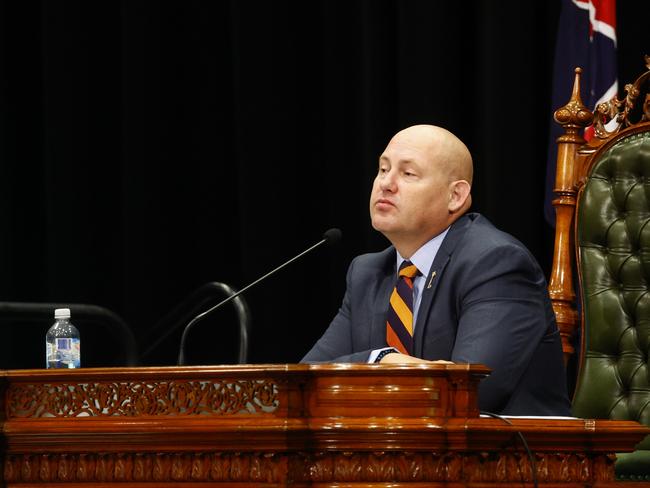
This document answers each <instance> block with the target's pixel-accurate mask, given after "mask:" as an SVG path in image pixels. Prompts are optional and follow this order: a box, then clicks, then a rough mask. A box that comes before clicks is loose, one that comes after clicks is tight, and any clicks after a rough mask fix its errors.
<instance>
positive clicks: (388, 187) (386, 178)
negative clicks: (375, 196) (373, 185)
mask: <svg viewBox="0 0 650 488" xmlns="http://www.w3.org/2000/svg"><path fill="white" fill-rule="evenodd" d="M379 188H380V189H381V190H382V191H390V192H394V191H395V190H396V188H397V185H396V182H395V173H394V172H393V171H387V172H386V173H384V174H383V176H382V177H381V178H380V180H379Z"/></svg>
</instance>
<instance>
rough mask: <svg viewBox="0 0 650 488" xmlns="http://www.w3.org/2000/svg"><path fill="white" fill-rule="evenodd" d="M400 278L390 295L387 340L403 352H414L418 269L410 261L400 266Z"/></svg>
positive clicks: (409, 353)
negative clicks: (415, 297) (414, 308)
mask: <svg viewBox="0 0 650 488" xmlns="http://www.w3.org/2000/svg"><path fill="white" fill-rule="evenodd" d="M398 274H399V278H398V279H397V284H396V285H395V289H394V290H393V293H392V294H391V296H390V306H389V307H388V320H387V322H386V342H387V343H388V345H389V346H391V347H394V348H395V349H397V350H398V351H399V352H401V353H402V354H408V355H411V354H412V353H413V278H414V277H415V276H416V275H417V274H418V269H417V268H416V267H415V265H414V264H412V263H411V262H410V261H403V262H402V265H401V266H400V267H399V273H398Z"/></svg>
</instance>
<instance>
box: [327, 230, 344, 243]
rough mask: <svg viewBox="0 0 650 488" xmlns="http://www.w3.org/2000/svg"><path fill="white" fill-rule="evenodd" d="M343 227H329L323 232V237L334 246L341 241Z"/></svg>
mask: <svg viewBox="0 0 650 488" xmlns="http://www.w3.org/2000/svg"><path fill="white" fill-rule="evenodd" d="M342 235H343V234H342V233H341V229H336V228H334V229H328V230H326V231H325V233H324V234H323V239H325V243H326V244H328V245H330V246H334V245H336V244H338V243H339V242H341V237H342Z"/></svg>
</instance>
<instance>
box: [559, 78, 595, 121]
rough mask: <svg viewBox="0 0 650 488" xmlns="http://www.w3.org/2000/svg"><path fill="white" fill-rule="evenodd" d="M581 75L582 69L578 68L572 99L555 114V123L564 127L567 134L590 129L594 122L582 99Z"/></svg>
mask: <svg viewBox="0 0 650 488" xmlns="http://www.w3.org/2000/svg"><path fill="white" fill-rule="evenodd" d="M581 75H582V68H576V69H575V78H574V79H573V90H572V91H571V98H570V99H569V102H568V103H567V104H566V105H565V106H564V107H561V108H559V109H557V110H556V111H555V113H554V114H553V118H554V119H555V121H556V122H557V123H558V124H560V125H561V126H562V127H564V128H565V130H566V131H567V133H570V132H571V133H573V132H577V131H578V130H579V129H583V128H585V127H588V126H589V125H591V123H592V121H593V114H592V113H591V111H590V110H589V109H588V108H587V107H585V105H584V103H582V98H581V97H580V78H581Z"/></svg>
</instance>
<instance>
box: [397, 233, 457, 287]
mask: <svg viewBox="0 0 650 488" xmlns="http://www.w3.org/2000/svg"><path fill="white" fill-rule="evenodd" d="M447 232H449V227H447V228H446V229H445V230H443V231H442V232H441V233H440V234H438V235H437V236H435V237H434V238H433V239H431V240H430V241H428V242H426V243H425V244H424V245H423V246H422V247H420V249H418V250H417V251H415V253H413V256H411V259H409V261H411V263H413V264H415V266H416V267H417V268H418V271H419V272H420V273H421V274H423V275H426V274H427V273H428V272H429V269H431V265H432V264H433V260H434V259H435V258H436V254H438V249H440V245H441V244H442V241H443V240H444V239H445V236H446V235H447ZM396 254H397V268H396V269H399V267H400V266H401V265H402V262H403V261H404V258H403V257H402V256H401V255H400V253H399V252H398V251H397V250H396Z"/></svg>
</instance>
